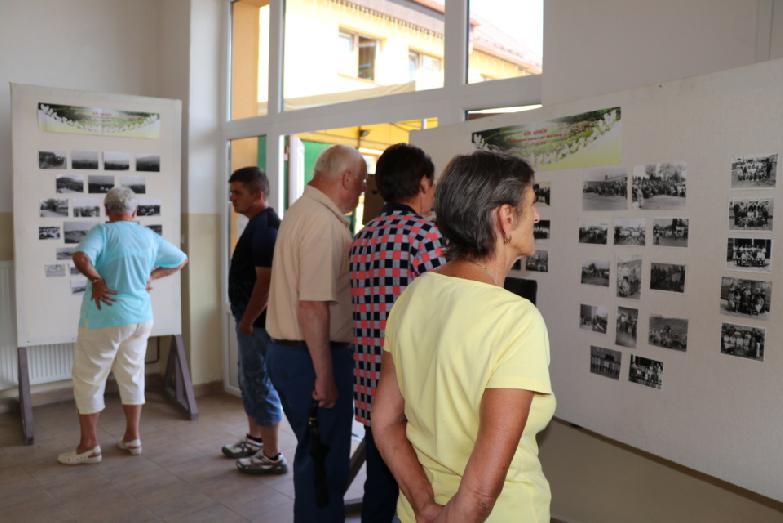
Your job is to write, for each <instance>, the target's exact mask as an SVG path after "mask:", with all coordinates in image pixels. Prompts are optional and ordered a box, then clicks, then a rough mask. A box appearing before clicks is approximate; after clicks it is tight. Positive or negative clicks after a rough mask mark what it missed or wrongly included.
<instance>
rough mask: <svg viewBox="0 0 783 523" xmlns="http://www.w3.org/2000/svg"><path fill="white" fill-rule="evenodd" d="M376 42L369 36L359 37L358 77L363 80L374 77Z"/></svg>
mask: <svg viewBox="0 0 783 523" xmlns="http://www.w3.org/2000/svg"><path fill="white" fill-rule="evenodd" d="M377 47H378V42H376V41H375V40H371V39H369V38H364V37H363V36H360V37H359V70H358V72H357V74H358V76H359V78H362V79H364V80H374V79H375V51H376V49H377Z"/></svg>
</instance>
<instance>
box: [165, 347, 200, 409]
mask: <svg viewBox="0 0 783 523" xmlns="http://www.w3.org/2000/svg"><path fill="white" fill-rule="evenodd" d="M163 393H164V394H165V395H166V396H167V397H169V399H171V400H173V401H174V402H175V403H176V404H177V406H179V407H180V408H181V409H182V410H183V411H184V412H185V415H186V416H187V417H188V419H190V420H191V421H193V420H196V419H198V407H197V406H196V396H195V394H194V393H193V382H192V381H191V380H190V371H189V370H188V356H187V354H185V343H184V342H183V341H182V336H180V335H179V334H177V335H176V336H172V338H171V347H170V348H169V358H168V362H167V363H166V373H165V374H164V379H163Z"/></svg>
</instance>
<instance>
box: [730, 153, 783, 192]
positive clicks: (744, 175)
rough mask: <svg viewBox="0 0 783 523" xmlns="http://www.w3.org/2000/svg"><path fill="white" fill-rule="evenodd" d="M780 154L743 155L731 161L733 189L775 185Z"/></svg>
mask: <svg viewBox="0 0 783 523" xmlns="http://www.w3.org/2000/svg"><path fill="white" fill-rule="evenodd" d="M777 169H778V155H777V154H768V155H758V156H742V157H739V158H737V159H736V160H734V161H733V162H731V188H732V189H766V188H768V187H775V182H776V178H777Z"/></svg>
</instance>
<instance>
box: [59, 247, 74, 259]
mask: <svg viewBox="0 0 783 523" xmlns="http://www.w3.org/2000/svg"><path fill="white" fill-rule="evenodd" d="M75 251H76V247H58V248H57V259H58V260H70V259H71V258H73V253H74V252H75Z"/></svg>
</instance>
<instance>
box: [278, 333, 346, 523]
mask: <svg viewBox="0 0 783 523" xmlns="http://www.w3.org/2000/svg"><path fill="white" fill-rule="evenodd" d="M331 347H332V369H333V373H334V380H335V383H336V385H337V394H338V397H337V404H336V405H335V406H334V407H332V408H331V409H324V408H321V409H318V426H319V429H320V431H321V441H322V442H323V444H324V445H326V446H328V447H329V452H328V454H327V455H326V462H325V468H326V480H327V481H326V483H327V485H328V489H329V503H328V505H327V506H325V507H323V508H319V507H318V506H317V505H316V500H315V472H314V461H313V457H312V456H311V455H310V437H309V436H310V435H309V431H308V430H307V418H308V416H309V414H310V405H311V404H312V401H313V388H314V387H315V370H314V369H313V361H312V359H311V358H310V353H309V352H308V350H307V346H306V345H305V344H304V342H302V343H299V344H296V345H291V344H282V343H276V342H275V341H274V340H272V341H271V342H270V343H269V352H268V354H267V362H268V364H269V373H270V375H271V377H272V383H274V385H275V388H277V390H278V392H279V393H280V399H281V400H282V402H283V410H284V411H285V415H286V417H287V418H288V422H289V423H290V424H291V428H292V429H293V431H294V434H296V456H295V457H294V493H295V499H294V521H295V522H296V523H314V522H317V523H337V522H342V521H345V506H344V503H343V493H344V490H345V484H346V483H347V481H348V460H349V457H350V452H351V425H352V423H353V391H352V388H353V347H352V345H351V344H349V343H332V344H331Z"/></svg>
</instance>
